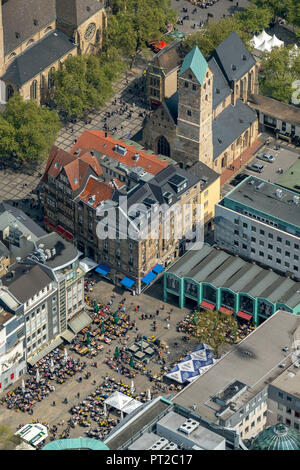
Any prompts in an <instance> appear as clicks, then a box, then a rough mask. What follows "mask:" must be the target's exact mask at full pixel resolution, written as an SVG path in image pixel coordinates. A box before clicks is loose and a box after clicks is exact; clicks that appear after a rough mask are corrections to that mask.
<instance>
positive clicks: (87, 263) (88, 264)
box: [79, 258, 98, 273]
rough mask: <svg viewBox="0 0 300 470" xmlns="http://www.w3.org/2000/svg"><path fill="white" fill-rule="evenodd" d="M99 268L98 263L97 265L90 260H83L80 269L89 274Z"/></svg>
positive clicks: (80, 262)
mask: <svg viewBox="0 0 300 470" xmlns="http://www.w3.org/2000/svg"><path fill="white" fill-rule="evenodd" d="M97 266H98V263H95V261H93V260H92V259H90V258H83V259H82V260H80V261H79V267H80V268H81V269H82V270H83V271H84V272H85V273H88V272H89V271H91V270H92V269H95V268H96V267H97Z"/></svg>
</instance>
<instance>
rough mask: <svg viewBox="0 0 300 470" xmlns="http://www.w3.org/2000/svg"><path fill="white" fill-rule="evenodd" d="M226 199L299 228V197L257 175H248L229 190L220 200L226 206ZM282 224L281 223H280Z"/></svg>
mask: <svg viewBox="0 0 300 470" xmlns="http://www.w3.org/2000/svg"><path fill="white" fill-rule="evenodd" d="M228 201H233V202H236V203H238V205H239V206H244V207H245V209H246V210H248V209H254V210H255V211H256V212H257V211H259V212H261V213H263V214H265V215H266V216H271V217H273V218H275V219H277V220H278V221H279V222H280V221H284V222H286V223H288V224H292V225H293V226H296V227H297V228H300V199H299V196H298V194H297V193H295V192H293V191H291V190H288V189H283V188H282V187H280V186H278V185H277V184H274V183H269V182H268V181H266V180H263V179H261V178H258V177H257V176H249V178H246V179H245V180H244V181H242V182H241V183H240V184H239V185H238V186H236V187H235V188H234V189H233V190H231V191H230V192H229V193H228V194H227V195H226V196H225V197H224V199H223V200H222V201H221V203H222V205H224V206H225V207H228ZM281 225H282V224H281Z"/></svg>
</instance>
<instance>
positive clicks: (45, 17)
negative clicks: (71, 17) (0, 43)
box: [2, 0, 56, 54]
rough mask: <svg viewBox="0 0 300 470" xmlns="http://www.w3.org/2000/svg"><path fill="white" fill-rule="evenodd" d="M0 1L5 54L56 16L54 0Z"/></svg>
mask: <svg viewBox="0 0 300 470" xmlns="http://www.w3.org/2000/svg"><path fill="white" fill-rule="evenodd" d="M2 3H3V5H2V20H3V33H4V52H5V54H8V53H9V52H10V51H13V50H14V49H16V47H18V46H19V45H20V44H22V43H23V42H24V41H26V40H28V39H30V38H31V37H32V36H33V35H35V34H36V33H37V32H38V31H40V30H41V29H43V28H44V27H45V26H47V25H48V24H49V23H51V22H52V21H54V20H55V18H56V14H55V3H56V0H26V2H24V1H23V0H9V1H6V2H2ZM34 20H35V23H36V24H35V23H34ZM16 33H18V36H17V34H16Z"/></svg>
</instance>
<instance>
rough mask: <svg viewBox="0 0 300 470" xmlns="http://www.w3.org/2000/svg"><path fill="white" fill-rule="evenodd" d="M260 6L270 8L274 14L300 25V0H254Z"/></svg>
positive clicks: (290, 22)
mask: <svg viewBox="0 0 300 470" xmlns="http://www.w3.org/2000/svg"><path fill="white" fill-rule="evenodd" d="M252 1H253V3H254V4H255V5H256V6H257V7H258V8H268V9H270V10H271V11H272V14H273V16H275V17H276V16H277V17H280V18H285V19H286V21H287V22H288V23H289V24H292V25H294V26H297V27H300V2H299V0H284V1H282V2H280V1H279V0H252Z"/></svg>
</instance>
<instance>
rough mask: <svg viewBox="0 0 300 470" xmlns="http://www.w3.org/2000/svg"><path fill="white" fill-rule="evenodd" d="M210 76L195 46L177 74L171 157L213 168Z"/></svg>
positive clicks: (211, 84)
mask: <svg viewBox="0 0 300 470" xmlns="http://www.w3.org/2000/svg"><path fill="white" fill-rule="evenodd" d="M212 111H213V74H212V72H211V70H210V69H209V67H208V64H207V62H206V60H205V58H204V57H203V55H202V53H201V52H200V50H199V48H198V46H195V47H194V49H192V50H191V51H190V52H189V53H188V54H187V55H186V57H185V58H184V61H183V63H182V66H181V69H180V71H179V73H178V118H177V133H176V134H177V135H176V138H175V142H174V152H173V158H174V159H175V160H176V161H179V162H183V163H187V162H195V161H201V162H203V163H205V164H206V165H208V166H209V167H211V168H212V166H213V141H212V118H213V113H212Z"/></svg>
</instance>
